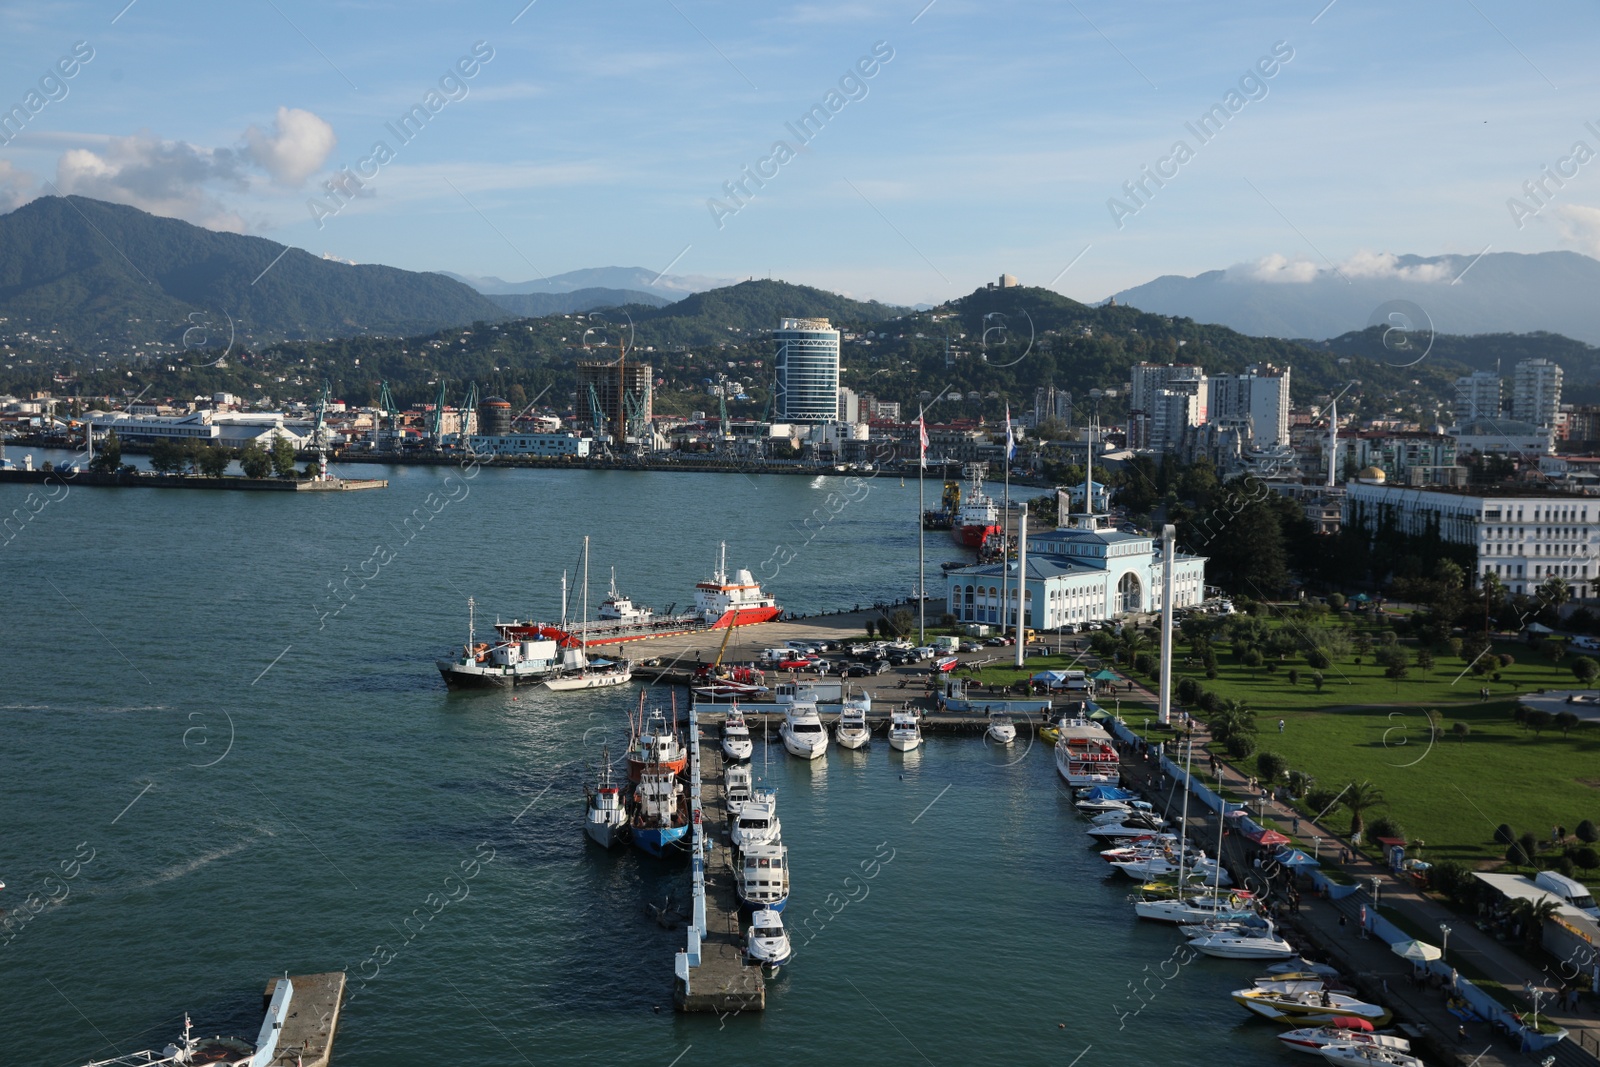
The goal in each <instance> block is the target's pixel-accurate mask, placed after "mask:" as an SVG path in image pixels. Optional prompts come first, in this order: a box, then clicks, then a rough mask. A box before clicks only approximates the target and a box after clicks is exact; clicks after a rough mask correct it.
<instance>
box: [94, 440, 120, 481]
mask: <svg viewBox="0 0 1600 1067" xmlns="http://www.w3.org/2000/svg"><path fill="white" fill-rule="evenodd" d="M120 466H122V442H121V441H119V440H117V431H115V430H108V431H106V439H105V440H104V441H101V442H100V450H99V451H98V452H96V453H95V454H94V459H92V460H90V461H89V469H90V470H92V471H99V472H101V473H102V474H111V473H114V472H115V471H116V469H117V468H118V467H120Z"/></svg>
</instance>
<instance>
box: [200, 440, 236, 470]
mask: <svg viewBox="0 0 1600 1067" xmlns="http://www.w3.org/2000/svg"><path fill="white" fill-rule="evenodd" d="M232 462H233V450H232V449H228V448H218V447H217V446H216V445H211V444H207V445H201V446H200V449H199V451H198V453H197V455H196V457H195V465H196V466H198V467H199V468H200V473H201V474H204V475H205V476H206V477H207V478H220V477H222V476H223V475H224V474H226V473H227V472H228V465H229V464H230V463H232Z"/></svg>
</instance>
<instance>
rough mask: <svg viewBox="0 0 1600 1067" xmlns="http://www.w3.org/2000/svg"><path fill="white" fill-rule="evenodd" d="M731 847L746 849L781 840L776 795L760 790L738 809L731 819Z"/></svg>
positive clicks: (781, 830) (781, 833) (781, 834)
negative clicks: (737, 812)
mask: <svg viewBox="0 0 1600 1067" xmlns="http://www.w3.org/2000/svg"><path fill="white" fill-rule="evenodd" d="M732 830H733V845H734V847H735V848H737V849H741V850H743V849H747V848H749V847H750V846H752V845H769V844H776V843H777V842H778V841H781V840H782V839H783V824H782V823H780V822H779V821H778V797H777V794H775V793H772V792H769V791H767V790H764V789H761V790H757V791H756V792H755V794H754V795H753V796H751V798H750V799H749V800H747V801H745V802H744V804H743V805H742V806H741V807H740V808H739V814H738V815H736V816H734V818H733V826H732Z"/></svg>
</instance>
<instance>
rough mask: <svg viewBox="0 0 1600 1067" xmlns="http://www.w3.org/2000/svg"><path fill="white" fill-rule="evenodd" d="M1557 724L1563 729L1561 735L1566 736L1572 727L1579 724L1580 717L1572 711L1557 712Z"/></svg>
mask: <svg viewBox="0 0 1600 1067" xmlns="http://www.w3.org/2000/svg"><path fill="white" fill-rule="evenodd" d="M1555 724H1556V727H1557V728H1558V729H1560V731H1561V736H1562V737H1566V736H1567V734H1568V733H1570V732H1571V730H1572V728H1573V727H1574V726H1576V725H1578V717H1577V716H1576V715H1574V714H1573V713H1572V712H1570V711H1558V712H1556V717H1555Z"/></svg>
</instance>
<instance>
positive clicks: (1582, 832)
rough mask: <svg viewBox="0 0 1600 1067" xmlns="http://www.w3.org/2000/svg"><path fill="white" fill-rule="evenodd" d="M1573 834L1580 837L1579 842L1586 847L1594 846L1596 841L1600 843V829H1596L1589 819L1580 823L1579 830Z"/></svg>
mask: <svg viewBox="0 0 1600 1067" xmlns="http://www.w3.org/2000/svg"><path fill="white" fill-rule="evenodd" d="M1573 832H1574V833H1576V834H1577V835H1578V840H1579V841H1582V842H1583V843H1584V844H1586V845H1592V844H1594V843H1595V842H1596V841H1600V829H1596V828H1595V825H1594V823H1592V822H1590V821H1589V820H1588V819H1585V820H1583V821H1582V822H1580V823H1579V824H1578V828H1577V829H1576V830H1575V831H1573Z"/></svg>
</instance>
